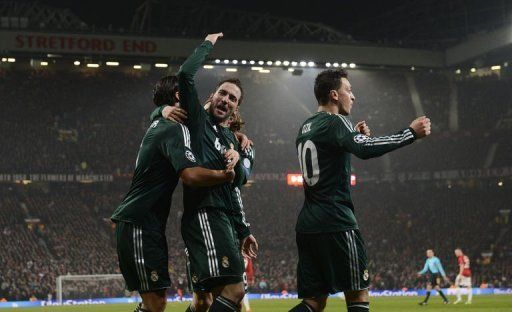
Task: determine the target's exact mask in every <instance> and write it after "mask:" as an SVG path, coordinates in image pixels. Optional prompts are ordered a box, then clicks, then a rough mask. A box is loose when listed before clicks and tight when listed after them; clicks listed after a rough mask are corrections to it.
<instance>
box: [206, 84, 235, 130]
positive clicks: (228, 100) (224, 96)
mask: <svg viewBox="0 0 512 312" xmlns="http://www.w3.org/2000/svg"><path fill="white" fill-rule="evenodd" d="M241 95H242V92H241V91H240V88H238V87H237V86H236V85H235V84H233V83H229V82H225V83H223V84H222V85H220V87H219V88H218V89H217V90H216V91H215V93H214V94H213V97H212V102H211V105H210V114H211V115H212V116H213V117H214V118H215V119H216V120H217V121H218V122H224V121H226V120H228V118H229V117H231V115H232V114H233V112H234V111H235V110H236V108H237V107H238V101H239V99H240V97H241Z"/></svg>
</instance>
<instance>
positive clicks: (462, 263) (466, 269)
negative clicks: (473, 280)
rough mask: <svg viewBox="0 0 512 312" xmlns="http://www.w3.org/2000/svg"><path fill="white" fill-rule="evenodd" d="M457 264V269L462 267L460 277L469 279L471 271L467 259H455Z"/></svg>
mask: <svg viewBox="0 0 512 312" xmlns="http://www.w3.org/2000/svg"><path fill="white" fill-rule="evenodd" d="M457 262H458V263H459V267H461V266H462V267H463V270H462V276H464V277H471V269H470V268H469V258H468V256H466V255H462V256H459V257H457Z"/></svg>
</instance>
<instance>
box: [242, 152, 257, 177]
mask: <svg viewBox="0 0 512 312" xmlns="http://www.w3.org/2000/svg"><path fill="white" fill-rule="evenodd" d="M254 157H255V153H254V148H252V147H249V148H246V149H245V150H242V151H240V161H241V163H242V169H243V171H244V175H245V178H246V179H245V182H247V180H248V179H249V177H250V176H251V173H252V169H253V166H254ZM245 182H244V184H245Z"/></svg>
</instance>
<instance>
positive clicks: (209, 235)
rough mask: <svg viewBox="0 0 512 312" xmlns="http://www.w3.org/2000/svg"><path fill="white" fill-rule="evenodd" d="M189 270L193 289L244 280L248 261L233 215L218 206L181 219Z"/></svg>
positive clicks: (208, 289)
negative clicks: (246, 260) (245, 258)
mask: <svg viewBox="0 0 512 312" xmlns="http://www.w3.org/2000/svg"><path fill="white" fill-rule="evenodd" d="M181 235H182V237H183V241H184V242H185V246H186V248H187V249H186V254H187V273H188V279H189V285H191V286H192V287H191V288H192V290H193V291H206V292H211V291H212V289H213V288H215V287H218V286H224V285H229V284H236V283H240V282H242V281H243V273H244V261H243V258H242V254H241V252H240V243H239V241H238V236H237V233H236V231H235V227H234V220H233V216H231V215H229V214H227V213H225V212H224V211H223V210H220V209H216V208H208V209H200V210H198V211H195V212H193V213H190V214H189V215H186V216H183V218H182V219H181Z"/></svg>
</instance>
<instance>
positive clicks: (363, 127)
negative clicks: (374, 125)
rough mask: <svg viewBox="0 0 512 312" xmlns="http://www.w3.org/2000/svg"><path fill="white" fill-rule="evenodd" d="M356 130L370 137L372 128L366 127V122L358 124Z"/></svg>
mask: <svg viewBox="0 0 512 312" xmlns="http://www.w3.org/2000/svg"><path fill="white" fill-rule="evenodd" d="M354 130H356V131H357V132H359V133H361V134H364V135H366V136H370V128H369V127H368V126H367V125H366V121H364V120H363V121H360V122H358V123H357V124H356V126H355V127H354Z"/></svg>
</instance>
